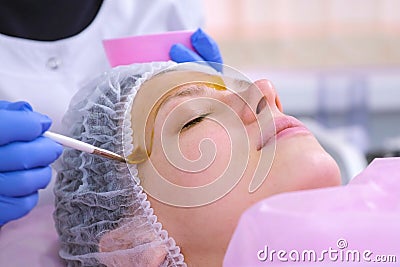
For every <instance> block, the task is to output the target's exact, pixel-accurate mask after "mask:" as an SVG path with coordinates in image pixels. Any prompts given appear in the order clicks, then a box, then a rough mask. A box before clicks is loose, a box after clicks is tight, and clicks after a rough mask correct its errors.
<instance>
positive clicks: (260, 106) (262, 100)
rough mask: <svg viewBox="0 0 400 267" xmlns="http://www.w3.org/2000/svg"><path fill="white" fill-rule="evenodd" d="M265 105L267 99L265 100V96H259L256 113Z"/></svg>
mask: <svg viewBox="0 0 400 267" xmlns="http://www.w3.org/2000/svg"><path fill="white" fill-rule="evenodd" d="M266 105H267V101H266V100H265V97H263V98H261V99H260V102H258V104H257V109H256V114H260V112H261V110H263V109H264V108H265V106H266Z"/></svg>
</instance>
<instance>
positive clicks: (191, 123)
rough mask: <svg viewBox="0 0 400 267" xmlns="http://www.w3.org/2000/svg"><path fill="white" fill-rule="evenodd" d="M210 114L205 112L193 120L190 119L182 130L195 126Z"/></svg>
mask: <svg viewBox="0 0 400 267" xmlns="http://www.w3.org/2000/svg"><path fill="white" fill-rule="evenodd" d="M208 115H209V114H204V115H201V116H199V117H197V118H195V119H193V120H190V121H188V122H187V123H185V125H183V127H182V130H187V129H189V128H191V127H193V126H195V125H196V124H198V123H200V122H202V121H203V120H204V118H205V117H207V116H208Z"/></svg>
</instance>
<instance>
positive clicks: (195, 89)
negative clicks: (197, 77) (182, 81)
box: [162, 84, 207, 105]
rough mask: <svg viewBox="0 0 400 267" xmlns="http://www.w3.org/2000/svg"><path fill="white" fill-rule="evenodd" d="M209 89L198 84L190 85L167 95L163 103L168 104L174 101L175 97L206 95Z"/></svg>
mask: <svg viewBox="0 0 400 267" xmlns="http://www.w3.org/2000/svg"><path fill="white" fill-rule="evenodd" d="M206 92H207V90H206V89H205V87H204V86H198V85H194V84H192V85H189V86H187V87H185V88H183V89H179V90H178V91H177V92H175V93H174V94H172V95H170V96H169V97H167V98H166V99H165V100H164V101H163V103H162V105H166V104H167V103H168V102H170V101H172V100H173V99H176V98H180V97H188V96H204V95H206Z"/></svg>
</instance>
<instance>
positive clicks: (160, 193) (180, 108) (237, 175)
mask: <svg viewBox="0 0 400 267" xmlns="http://www.w3.org/2000/svg"><path fill="white" fill-rule="evenodd" d="M160 71H161V73H160V74H157V75H155V76H153V77H152V78H151V79H149V80H147V81H146V82H144V83H143V84H142V85H141V88H140V90H139V91H138V92H137V94H136V97H135V99H134V100H133V104H132V110H130V111H129V114H128V115H129V116H131V115H132V119H131V121H132V128H133V134H132V135H133V139H134V148H133V149H134V150H135V149H136V151H139V152H140V153H139V152H138V154H141V155H145V154H146V153H147V154H149V152H151V153H157V154H161V153H162V154H163V155H164V157H157V160H153V159H152V158H151V157H150V158H149V159H146V160H145V161H144V162H143V163H142V164H141V166H140V168H141V169H143V170H146V173H147V175H148V176H149V177H151V179H144V180H141V181H142V186H143V188H144V190H145V192H146V193H148V194H149V195H151V196H152V197H153V198H155V199H157V200H159V201H161V202H164V203H167V204H169V205H173V206H180V207H197V206H202V205H206V204H209V203H211V202H214V201H216V200H218V199H220V198H221V197H223V196H225V195H226V194H227V193H229V192H230V191H231V190H232V189H233V188H234V187H235V186H236V185H237V184H238V183H239V182H240V180H241V178H242V177H243V174H244V173H245V171H248V166H249V165H251V166H252V168H253V170H252V172H248V173H250V175H252V177H251V179H249V180H250V183H249V186H248V191H249V192H250V193H252V192H255V191H256V190H257V189H258V188H259V187H260V186H261V185H262V183H263V182H264V180H265V179H266V177H267V176H268V173H269V171H270V169H271V166H272V162H273V159H274V156H275V149H276V143H275V125H274V123H273V117H272V112H271V110H270V107H269V105H268V103H267V101H265V102H264V105H261V107H260V106H257V104H258V103H259V102H260V100H261V99H263V98H264V97H265V95H264V94H263V92H262V90H260V88H258V87H257V86H255V85H254V84H253V83H252V82H251V81H250V80H249V79H248V78H247V77H246V76H245V75H244V74H242V73H240V72H239V71H237V70H236V69H233V68H230V67H228V66H226V65H225V66H224V73H223V75H221V74H220V73H217V72H215V71H214V70H213V69H212V68H211V67H205V66H204V65H200V64H196V63H184V64H179V65H178V66H173V67H172V69H168V70H165V69H160ZM204 88H206V89H208V90H215V91H213V92H218V94H225V96H224V97H225V98H226V99H228V98H229V99H230V100H229V101H224V98H223V97H222V98H219V97H215V96H214V94H212V93H211V94H210V93H202V90H204ZM228 95H229V96H228ZM173 98H175V100H176V99H178V100H179V101H171V99H173ZM232 99H233V100H232ZM171 102H174V105H172V104H170V103H171ZM166 103H168V105H170V106H172V108H170V109H167V108H166V106H167V104H166ZM244 109H247V112H248V114H246V115H243V114H242V113H243V110H244ZM164 113H166V114H164ZM164 115H165V116H164ZM244 116H247V117H246V118H248V117H251V116H253V117H254V118H256V120H257V122H258V124H257V125H258V132H257V134H254V132H253V133H252V134H251V136H250V135H249V134H248V129H247V128H246V124H245V119H246V118H244ZM204 117H205V119H206V120H208V122H212V123H213V124H214V126H215V127H213V128H212V129H214V130H213V131H214V132H211V131H210V132H211V133H210V137H207V136H205V138H203V139H202V140H200V142H198V143H197V144H189V145H186V146H187V147H188V146H190V147H191V149H192V150H198V151H199V155H200V156H199V157H198V158H197V159H195V160H193V159H189V158H187V157H185V154H184V153H183V152H182V150H183V148H182V147H181V145H180V134H181V132H180V131H179V127H182V126H184V125H186V124H187V123H190V122H191V121H193V120H194V121H195V122H196V123H198V122H199V121H201V120H203V119H204ZM158 118H163V119H162V123H160V122H159V120H158ZM202 125H203V124H202V123H200V126H196V128H195V127H194V128H193V130H190V131H191V132H190V134H191V135H192V136H194V137H195V136H196V131H199V132H201V129H202V128H201V127H202ZM208 125H210V124H208ZM217 126H218V127H217ZM124 128H125V126H124ZM210 128H211V127H210ZM215 129H217V130H215ZM215 131H219V132H223V134H225V136H227V138H225V139H223V140H224V142H225V141H226V142H227V144H224V143H223V144H221V143H218V141H219V140H220V139H218V136H217V137H216V138H215V140H214V139H213V137H215V136H216V134H215ZM223 134H221V135H223ZM266 137H270V140H269V144H268V146H265V148H263V149H260V150H259V151H258V153H253V150H255V149H254V148H253V147H251V146H250V144H252V145H253V146H254V143H255V142H254V140H250V138H257V139H260V140H263V138H264V139H266ZM194 139H196V138H194ZM251 141H252V142H251ZM135 142H136V143H135ZM124 150H125V149H124ZM226 150H229V151H228V152H229V153H228V154H229V156H228V157H227V158H228V160H226V161H225V165H224V166H220V165H218V164H220V162H221V158H223V157H222V156H221V154H223V153H225V152H226ZM144 151H147V152H144ZM155 151H156V152H155ZM221 151H222V153H221ZM124 153H125V151H124ZM226 154H227V153H225V154H223V155H224V156H226ZM125 156H129V155H125ZM155 158H156V157H155ZM160 159H161V160H160ZM164 159H166V161H168V165H169V166H173V168H174V170H173V171H169V172H160V171H159V168H160V167H159V165H160V164H161V163H160V162H162V161H163V160H164ZM215 166H217V167H215ZM212 168H214V170H215V169H217V170H219V172H217V171H215V172H208V173H207V175H210V173H212V174H215V173H216V177H212V179H210V177H207V178H208V180H210V182H209V183H208V184H203V185H194V186H188V185H182V184H176V183H174V180H173V179H174V178H175V177H172V176H177V175H180V174H184V175H186V176H187V179H188V180H189V179H194V178H191V175H194V174H201V173H202V172H204V171H205V170H207V169H212ZM139 178H140V177H139Z"/></svg>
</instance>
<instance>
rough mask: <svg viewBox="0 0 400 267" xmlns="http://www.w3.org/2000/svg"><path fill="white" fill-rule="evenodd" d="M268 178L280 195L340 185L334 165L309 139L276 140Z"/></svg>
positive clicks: (315, 141)
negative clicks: (276, 187)
mask: <svg viewBox="0 0 400 267" xmlns="http://www.w3.org/2000/svg"><path fill="white" fill-rule="evenodd" d="M271 175H272V176H273V177H274V180H275V181H276V183H278V184H280V189H281V191H282V192H283V191H286V192H288V191H298V190H307V189H315V188H322V187H330V186H338V185H340V184H341V177H340V170H339V167H338V165H337V163H336V161H335V160H334V159H333V158H332V157H331V156H330V155H329V154H328V153H327V152H326V151H325V150H324V149H323V148H322V147H321V145H320V144H319V143H318V141H317V140H316V139H315V137H313V136H311V135H310V136H300V137H292V138H289V139H284V140H278V142H277V146H276V154H275V158H274V164H273V166H272V169H271ZM277 178H278V179H279V180H276V179H277Z"/></svg>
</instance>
